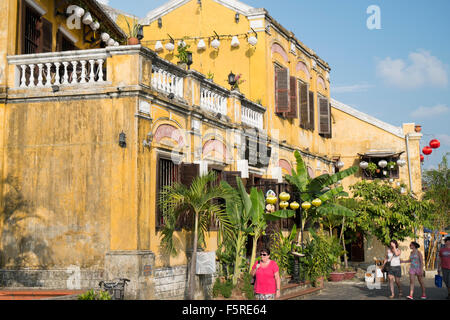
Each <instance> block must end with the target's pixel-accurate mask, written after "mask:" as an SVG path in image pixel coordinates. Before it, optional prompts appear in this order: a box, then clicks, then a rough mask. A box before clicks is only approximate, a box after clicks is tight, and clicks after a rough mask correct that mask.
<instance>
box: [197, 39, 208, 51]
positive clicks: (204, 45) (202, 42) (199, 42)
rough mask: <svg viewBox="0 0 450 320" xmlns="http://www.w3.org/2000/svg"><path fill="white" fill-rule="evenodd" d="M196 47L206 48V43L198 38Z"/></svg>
mask: <svg viewBox="0 0 450 320" xmlns="http://www.w3.org/2000/svg"><path fill="white" fill-rule="evenodd" d="M197 49H198V50H205V49H206V43H205V40H203V39H200V40H199V41H198V44H197Z"/></svg>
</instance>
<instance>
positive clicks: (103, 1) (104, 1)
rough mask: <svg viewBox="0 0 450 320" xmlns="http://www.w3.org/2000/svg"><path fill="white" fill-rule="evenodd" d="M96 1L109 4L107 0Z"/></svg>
mask: <svg viewBox="0 0 450 320" xmlns="http://www.w3.org/2000/svg"><path fill="white" fill-rule="evenodd" d="M97 2H99V3H101V4H106V5H108V4H109V0H97Z"/></svg>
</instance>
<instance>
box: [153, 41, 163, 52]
mask: <svg viewBox="0 0 450 320" xmlns="http://www.w3.org/2000/svg"><path fill="white" fill-rule="evenodd" d="M163 49H164V47H163V45H162V43H161V41H156V44H155V51H156V52H160V51H162V50H163Z"/></svg>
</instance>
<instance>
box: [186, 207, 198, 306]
mask: <svg viewBox="0 0 450 320" xmlns="http://www.w3.org/2000/svg"><path fill="white" fill-rule="evenodd" d="M193 242H194V244H193V248H192V256H191V267H190V270H189V284H188V299H189V300H194V296H195V272H196V267H197V243H198V213H197V212H195V228H194V241H193Z"/></svg>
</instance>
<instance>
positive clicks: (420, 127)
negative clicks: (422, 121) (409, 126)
mask: <svg viewBox="0 0 450 320" xmlns="http://www.w3.org/2000/svg"><path fill="white" fill-rule="evenodd" d="M414 130H415V131H416V132H417V133H419V132H420V131H422V126H421V125H419V124H416V126H415V127H414Z"/></svg>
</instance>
